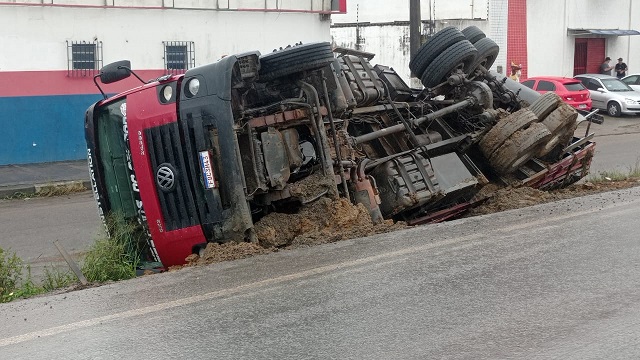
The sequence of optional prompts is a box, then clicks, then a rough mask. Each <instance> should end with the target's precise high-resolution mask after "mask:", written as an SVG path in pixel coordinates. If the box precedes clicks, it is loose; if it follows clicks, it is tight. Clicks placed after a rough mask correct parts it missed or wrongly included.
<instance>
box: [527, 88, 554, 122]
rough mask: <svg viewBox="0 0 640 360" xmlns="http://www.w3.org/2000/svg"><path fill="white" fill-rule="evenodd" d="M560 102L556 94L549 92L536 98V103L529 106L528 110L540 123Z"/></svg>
mask: <svg viewBox="0 0 640 360" xmlns="http://www.w3.org/2000/svg"><path fill="white" fill-rule="evenodd" d="M561 102H562V99H561V98H560V96H558V94H556V93H554V92H551V91H549V92H546V93H544V94H542V96H540V97H539V98H537V99H536V101H534V102H533V104H531V106H529V109H530V110H531V111H533V113H534V114H536V116H537V117H538V119H539V120H540V121H542V120H544V118H545V117H547V115H549V114H551V112H552V111H553V110H555V109H556V108H557V107H558V105H559V104H560V103H561Z"/></svg>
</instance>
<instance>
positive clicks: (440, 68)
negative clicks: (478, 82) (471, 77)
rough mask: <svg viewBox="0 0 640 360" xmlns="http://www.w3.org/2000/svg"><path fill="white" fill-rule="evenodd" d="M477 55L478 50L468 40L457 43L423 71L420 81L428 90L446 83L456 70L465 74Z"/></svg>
mask: <svg viewBox="0 0 640 360" xmlns="http://www.w3.org/2000/svg"><path fill="white" fill-rule="evenodd" d="M477 54H478V50H477V49H476V48H475V46H473V45H472V44H471V43H470V42H469V41H468V40H462V41H459V42H457V43H455V44H453V45H452V46H451V47H449V48H447V49H446V50H444V51H443V52H442V53H441V54H440V55H438V56H437V57H436V58H435V59H434V60H433V61H432V62H431V64H429V66H427V68H426V69H425V70H424V73H422V77H421V78H420V80H421V81H422V84H423V85H424V86H425V87H427V88H430V87H434V86H436V85H438V84H440V83H442V82H445V81H447V79H448V78H449V76H450V75H451V73H452V72H454V71H456V70H461V71H462V72H464V73H467V71H468V69H469V66H471V63H472V62H473V60H475V58H476V55H477Z"/></svg>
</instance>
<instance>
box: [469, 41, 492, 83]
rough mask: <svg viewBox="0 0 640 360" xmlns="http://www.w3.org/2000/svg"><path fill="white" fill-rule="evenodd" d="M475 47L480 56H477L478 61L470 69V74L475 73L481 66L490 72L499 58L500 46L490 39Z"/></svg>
mask: <svg viewBox="0 0 640 360" xmlns="http://www.w3.org/2000/svg"><path fill="white" fill-rule="evenodd" d="M473 46H475V47H476V49H477V50H478V55H477V56H476V60H475V61H474V62H473V64H471V66H470V67H469V74H471V73H473V72H474V71H475V70H476V68H477V67H478V66H480V65H482V66H483V67H484V68H485V69H487V70H489V68H490V67H491V65H493V63H494V62H495V61H496V58H497V57H498V53H499V52H500V46H498V44H496V43H495V42H494V41H493V40H491V39H489V38H482V39H480V40H478V41H477V42H475V43H474V44H473Z"/></svg>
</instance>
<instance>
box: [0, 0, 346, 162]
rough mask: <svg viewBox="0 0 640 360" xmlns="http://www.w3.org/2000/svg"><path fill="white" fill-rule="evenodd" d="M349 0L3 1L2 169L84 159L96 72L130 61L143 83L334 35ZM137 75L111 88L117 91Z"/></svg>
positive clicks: (0, 19)
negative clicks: (335, 20)
mask: <svg viewBox="0 0 640 360" xmlns="http://www.w3.org/2000/svg"><path fill="white" fill-rule="evenodd" d="M344 6H345V1H344V0H9V1H8V2H7V1H1V2H0V23H2V29H3V30H2V32H0V44H2V51H0V125H1V126H2V128H3V129H5V139H4V140H3V141H2V142H0V165H5V164H19V163H32V162H49V161H58V160H71V159H82V158H84V157H85V153H86V149H85V148H86V146H85V144H84V128H83V126H84V124H83V116H84V112H85V110H86V109H87V107H89V105H91V104H92V103H93V102H95V101H97V100H99V99H100V98H101V96H100V92H99V91H98V89H97V88H96V87H95V86H94V83H93V76H94V74H96V73H97V69H99V68H100V67H102V66H103V65H106V64H108V63H110V62H113V61H117V60H122V59H128V60H131V63H132V67H133V70H134V71H136V73H138V74H141V76H142V78H143V79H152V78H156V77H158V76H160V75H163V74H165V73H168V72H184V71H186V69H189V68H192V67H195V66H198V65H203V64H207V63H210V62H213V61H216V60H217V59H220V58H221V57H222V56H223V55H227V54H234V53H240V52H244V51H250V50H258V51H260V52H262V53H267V52H270V51H273V50H274V49H275V48H279V47H283V46H286V45H289V44H294V43H297V42H300V41H302V42H304V43H307V42H314V41H330V39H331V38H330V16H331V14H332V13H335V12H337V11H340V8H341V7H343V8H344ZM135 85H138V84H137V83H136V82H135V81H134V80H133V79H127V81H125V82H123V83H117V84H111V85H107V86H106V87H105V90H106V91H108V92H112V93H113V92H118V91H121V90H124V89H126V88H128V87H132V86H135Z"/></svg>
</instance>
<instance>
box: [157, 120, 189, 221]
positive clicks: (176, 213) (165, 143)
mask: <svg viewBox="0 0 640 360" xmlns="http://www.w3.org/2000/svg"><path fill="white" fill-rule="evenodd" d="M145 136H146V138H147V144H148V147H149V149H148V150H149V157H150V159H151V166H152V169H153V177H154V182H155V183H156V189H157V193H158V198H159V200H160V207H161V208H162V215H163V217H164V221H165V227H166V229H167V230H176V229H181V228H185V227H189V226H194V225H197V224H198V223H199V219H198V213H197V210H196V202H195V200H194V196H193V190H192V186H193V185H192V184H191V182H190V181H189V173H190V171H189V169H188V167H187V164H186V163H185V154H184V151H183V148H182V142H181V140H180V131H179V127H178V123H170V124H166V125H162V126H158V127H154V128H149V129H146V130H145ZM161 167H162V168H163V169H162V170H166V169H167V168H168V169H170V170H171V171H169V173H173V177H172V180H173V185H172V186H171V187H169V188H167V187H166V186H165V187H164V188H162V187H161V186H159V184H158V182H159V181H158V175H159V172H158V169H159V168H161ZM162 170H161V171H160V173H162V172H163V171H162ZM174 170H175V171H174ZM160 175H166V174H160ZM163 185H166V182H165V183H163Z"/></svg>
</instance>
